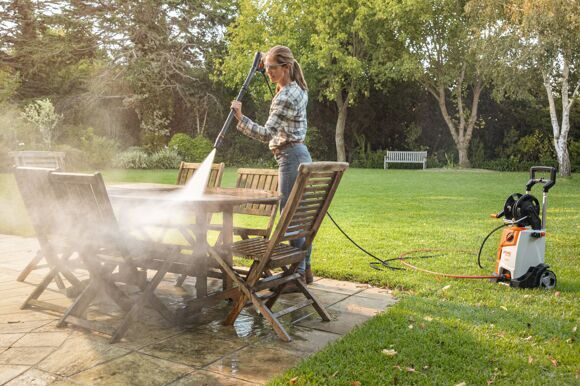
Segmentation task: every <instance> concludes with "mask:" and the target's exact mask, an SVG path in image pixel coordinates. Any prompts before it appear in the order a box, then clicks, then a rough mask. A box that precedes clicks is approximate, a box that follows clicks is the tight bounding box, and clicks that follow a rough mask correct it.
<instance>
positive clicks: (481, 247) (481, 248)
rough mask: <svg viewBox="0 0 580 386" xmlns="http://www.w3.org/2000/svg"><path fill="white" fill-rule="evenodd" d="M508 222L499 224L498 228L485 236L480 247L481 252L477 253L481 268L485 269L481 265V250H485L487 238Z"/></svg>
mask: <svg viewBox="0 0 580 386" xmlns="http://www.w3.org/2000/svg"><path fill="white" fill-rule="evenodd" d="M506 225H507V224H501V225H500V226H498V227H497V228H494V229H493V230H492V231H491V232H489V233H488V234H487V236H485V239H483V242H482V243H481V246H480V247H479V252H478V253H477V265H478V266H479V268H481V269H483V267H482V266H481V251H482V250H483V246H484V245H485V243H486V242H487V239H489V237H490V236H491V235H492V234H494V233H495V232H496V231H497V230H498V229H501V228H503V227H505V226H506Z"/></svg>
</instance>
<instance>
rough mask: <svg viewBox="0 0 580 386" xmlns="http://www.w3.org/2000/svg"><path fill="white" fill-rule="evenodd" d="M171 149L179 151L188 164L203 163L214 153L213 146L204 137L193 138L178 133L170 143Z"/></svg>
mask: <svg viewBox="0 0 580 386" xmlns="http://www.w3.org/2000/svg"><path fill="white" fill-rule="evenodd" d="M169 148H171V149H174V150H175V151H177V154H179V156H180V157H181V159H183V160H184V161H187V162H201V161H203V160H204V159H205V158H206V157H207V155H208V154H209V153H210V152H211V151H212V149H213V144H212V143H211V141H210V140H209V139H207V138H205V137H204V136H202V135H198V136H197V137H195V138H191V137H190V136H189V135H187V134H184V133H177V134H175V135H174V136H173V138H171V140H170V141H169Z"/></svg>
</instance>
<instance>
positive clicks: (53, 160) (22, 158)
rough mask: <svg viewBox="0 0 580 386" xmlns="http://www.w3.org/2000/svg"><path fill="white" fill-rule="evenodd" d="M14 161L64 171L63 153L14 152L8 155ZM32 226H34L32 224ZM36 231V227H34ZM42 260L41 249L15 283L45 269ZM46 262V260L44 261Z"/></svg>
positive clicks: (16, 163)
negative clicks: (35, 271) (38, 270)
mask: <svg viewBox="0 0 580 386" xmlns="http://www.w3.org/2000/svg"><path fill="white" fill-rule="evenodd" d="M10 156H11V157H12V159H13V161H14V167H15V168H18V167H29V168H30V167H32V168H43V169H49V170H58V171H64V157H65V153H64V152H55V151H14V152H11V153H10ZM33 226H34V224H33ZM35 229H36V226H35ZM43 259H44V255H43V254H42V249H41V250H39V251H38V252H37V254H36V256H35V257H34V258H33V259H32V260H31V261H30V263H28V265H27V266H26V268H24V270H23V271H22V272H21V273H20V275H18V278H17V279H16V281H19V282H23V281H24V280H26V278H27V277H28V275H30V273H31V272H32V271H34V270H36V269H42V268H46V267H47V264H41V262H42V260H43ZM44 260H46V259H44ZM55 279H56V280H57V284H58V285H59V288H61V289H62V288H63V285H64V284H62V281H60V276H59V275H56V276H55Z"/></svg>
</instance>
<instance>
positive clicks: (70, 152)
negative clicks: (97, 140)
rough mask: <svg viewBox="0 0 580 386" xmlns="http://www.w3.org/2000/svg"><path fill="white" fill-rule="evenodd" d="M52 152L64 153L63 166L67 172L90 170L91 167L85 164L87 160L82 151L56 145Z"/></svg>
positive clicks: (68, 146)
mask: <svg viewBox="0 0 580 386" xmlns="http://www.w3.org/2000/svg"><path fill="white" fill-rule="evenodd" d="M54 150H56V151H62V152H63V153H65V156H64V166H65V168H66V170H67V171H71V170H87V169H91V166H90V165H89V163H88V162H87V159H88V158H87V156H86V154H85V153H84V152H83V151H82V150H79V149H77V148H75V147H73V146H70V145H58V146H55V149H54Z"/></svg>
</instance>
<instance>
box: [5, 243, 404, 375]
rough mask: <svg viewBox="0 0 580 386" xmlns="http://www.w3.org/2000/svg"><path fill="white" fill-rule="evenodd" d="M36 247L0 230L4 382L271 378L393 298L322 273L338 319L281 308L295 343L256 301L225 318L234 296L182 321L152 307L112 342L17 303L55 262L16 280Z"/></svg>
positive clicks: (320, 289) (325, 295)
mask: <svg viewBox="0 0 580 386" xmlns="http://www.w3.org/2000/svg"><path fill="white" fill-rule="evenodd" d="M37 249H38V244H37V241H36V240H35V239H31V238H21V237H14V236H4V235H0V384H6V385H31V384H34V385H101V384H102V385H172V386H174V385H175V386H177V385H255V384H265V383H267V382H268V380H269V379H271V378H273V377H275V376H277V375H280V374H282V373H283V372H284V371H285V370H287V369H288V368H291V367H293V366H295V365H296V364H298V362H300V361H301V360H302V359H304V358H306V357H308V356H309V355H311V354H313V353H315V352H317V351H319V350H321V349H322V348H324V347H325V346H326V345H327V344H330V343H332V342H333V341H335V340H337V339H340V337H341V336H343V335H345V334H347V333H348V332H349V331H350V330H352V329H353V328H354V327H355V326H356V325H359V324H361V323H364V322H365V321H367V320H368V319H370V318H372V317H373V316H374V315H376V314H377V313H379V312H383V311H384V310H385V309H386V308H387V307H388V306H390V305H392V304H394V303H395V302H396V300H395V299H394V298H393V297H392V296H391V295H390V291H388V290H386V289H381V288H374V287H370V286H368V285H365V284H358V283H351V282H343V281H337V280H331V279H324V278H315V282H314V283H313V284H312V285H310V287H309V288H311V289H312V290H313V292H314V293H315V295H317V296H318V298H319V299H320V300H321V302H322V303H323V304H324V305H325V306H326V307H327V310H328V311H329V313H330V315H331V316H332V320H331V321H330V322H323V321H321V319H320V317H319V316H318V314H316V312H315V311H314V309H313V308H312V307H311V306H310V307H307V308H303V309H301V310H298V311H295V312H292V313H290V314H287V315H285V316H283V317H282V318H281V321H282V323H283V324H284V327H285V328H286V329H287V331H288V332H289V333H290V335H291V336H292V339H293V340H292V342H289V343H285V342H282V341H281V340H279V339H278V337H277V336H276V334H275V333H274V332H273V330H272V328H271V326H270V325H269V324H268V323H266V322H265V321H264V320H263V319H262V318H261V316H260V315H259V314H257V313H256V312H255V310H254V309H253V308H251V307H247V308H246V309H245V310H244V311H243V312H242V314H241V315H240V316H239V317H238V319H237V320H236V323H235V325H234V326H233V327H226V326H223V325H221V323H220V322H221V320H223V318H224V317H225V315H226V314H227V312H228V310H229V305H228V303H227V302H222V303H220V304H219V305H218V306H215V307H212V308H206V309H204V310H203V311H202V312H201V313H200V314H199V316H198V317H196V318H195V320H194V321H192V322H190V323H189V324H187V325H185V326H181V327H176V326H172V325H170V324H169V323H168V322H166V321H165V320H163V319H161V318H160V317H159V316H158V315H157V314H156V313H155V312H154V311H151V310H145V312H144V315H143V316H142V317H141V318H140V319H139V322H137V323H134V324H133V325H132V326H131V328H130V329H129V331H128V333H127V334H126V335H125V337H124V339H123V340H122V341H121V342H119V343H116V344H109V343H108V337H107V336H105V335H100V334H98V333H94V332H89V331H87V330H83V329H80V328H72V327H70V326H69V327H64V328H57V327H56V322H57V320H58V318H59V314H58V313H55V312H52V311H46V310H40V309H26V310H21V309H20V305H21V304H22V303H23V302H24V300H25V299H26V297H27V296H28V295H29V294H30V293H31V292H32V290H33V289H34V287H35V285H36V284H38V283H39V282H40V280H41V279H42V277H43V276H44V275H45V274H46V273H47V272H48V270H47V269H39V270H35V271H33V272H32V273H31V274H30V275H29V276H28V278H27V279H26V281H25V282H23V283H20V282H17V281H16V277H17V276H18V274H19V273H20V271H21V270H22V269H23V268H24V266H25V265H26V264H27V263H28V262H29V261H30V260H31V259H32V257H33V256H34V255H35V253H36V251H37ZM75 273H78V274H79V276H80V277H82V275H83V273H82V272H80V271H79V272H75ZM194 280H195V279H192V278H188V280H187V281H186V282H185V285H184V288H185V291H187V290H191V289H192V288H193V287H194V284H195V282H194ZM174 282H175V277H174V276H172V275H167V277H166V280H165V281H164V282H163V283H162V284H161V285H160V286H159V290H158V292H159V295H160V297H161V298H162V299H163V300H164V301H169V302H170V301H171V300H173V301H174V302H175V299H179V297H180V296H182V295H183V294H184V293H185V291H184V289H182V288H177V287H175V286H174V285H173V283H174ZM220 285H221V282H220V281H217V280H215V281H214V282H211V283H210V287H211V286H216V287H217V286H220ZM301 297H302V295H299V294H286V295H283V296H282V297H281V298H280V302H283V303H286V304H294V303H295V302H296V300H298V299H300V298H301ZM40 300H45V301H47V302H50V303H53V304H58V305H60V306H65V307H66V306H68V305H69V304H70V303H71V300H70V299H69V298H67V297H66V296H65V295H64V294H62V293H61V292H60V291H58V289H57V287H56V285H55V283H54V282H53V283H52V284H51V286H50V287H49V290H47V291H45V292H44V294H43V295H42V296H41V297H40ZM103 309H107V310H108V308H106V307H105V308H102V307H101V308H100V309H99V314H98V315H100V317H102V318H103V319H106V320H111V323H113V321H114V320H115V318H118V313H115V311H114V309H111V310H110V311H111V312H107V314H106V315H105V314H103V313H102V311H103ZM91 312H93V311H91ZM98 315H97V314H95V316H94V317H97V318H98V317H99V316H98Z"/></svg>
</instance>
